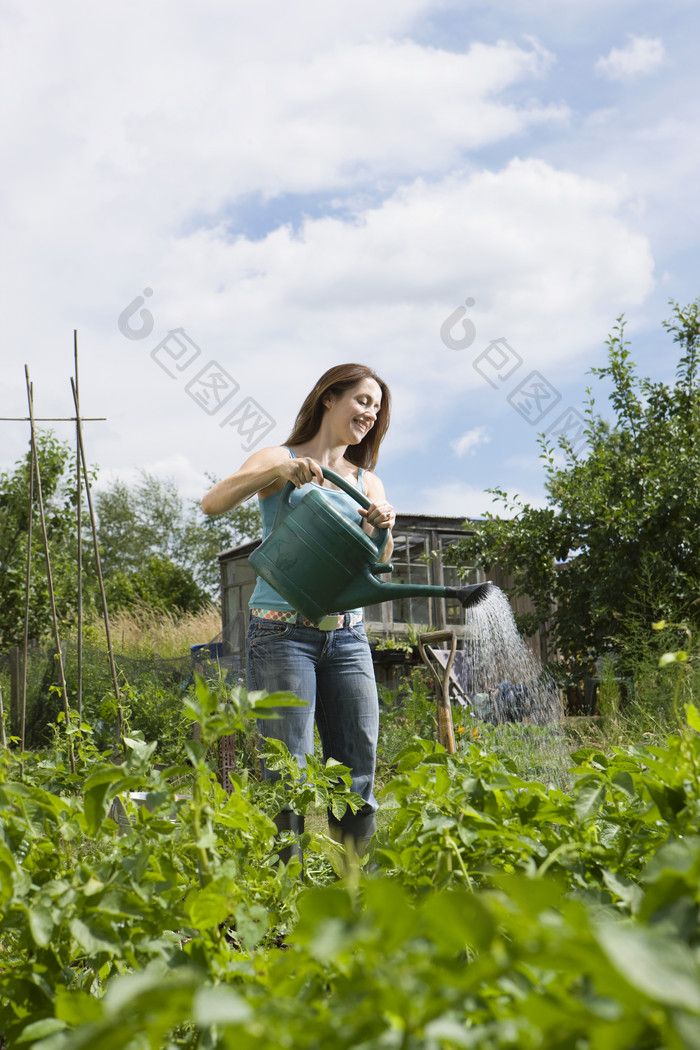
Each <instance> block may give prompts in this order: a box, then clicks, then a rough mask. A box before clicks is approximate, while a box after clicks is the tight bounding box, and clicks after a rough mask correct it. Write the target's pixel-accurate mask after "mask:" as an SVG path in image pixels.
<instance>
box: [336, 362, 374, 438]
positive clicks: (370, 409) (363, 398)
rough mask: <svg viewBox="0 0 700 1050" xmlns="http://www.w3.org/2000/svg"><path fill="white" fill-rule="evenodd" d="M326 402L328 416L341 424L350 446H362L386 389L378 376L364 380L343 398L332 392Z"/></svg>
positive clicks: (340, 429)
mask: <svg viewBox="0 0 700 1050" xmlns="http://www.w3.org/2000/svg"><path fill="white" fill-rule="evenodd" d="M324 404H325V405H326V416H325V418H326V419H327V420H328V422H332V423H333V424H334V425H337V427H338V430H339V433H342V440H343V441H345V443H346V444H348V445H359V443H360V442H361V441H362V439H363V438H364V437H365V435H366V434H368V433H369V432H370V430H371V429H372V427H373V426H374V424H375V423H376V421H377V416H378V414H379V409H380V408H381V405H382V388H381V387H380V386H379V383H377V382H376V380H374V379H370V378H366V379H361V380H360V382H359V383H356V384H355V386H352V387H350V388H349V389H348V390H346V391H345V392H344V393H342V394H341V395H340V396H339V397H335V396H334V395H333V394H329V395H328V400H326V399H324Z"/></svg>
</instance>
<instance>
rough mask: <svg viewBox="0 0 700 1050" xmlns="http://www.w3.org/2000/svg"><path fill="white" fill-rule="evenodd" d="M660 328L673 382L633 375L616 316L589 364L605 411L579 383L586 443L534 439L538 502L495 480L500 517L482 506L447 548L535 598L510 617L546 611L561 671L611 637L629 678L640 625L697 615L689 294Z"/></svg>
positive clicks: (524, 622) (693, 333) (581, 663)
mask: <svg viewBox="0 0 700 1050" xmlns="http://www.w3.org/2000/svg"><path fill="white" fill-rule="evenodd" d="M665 327H666V329H667V331H668V332H669V333H670V334H671V336H672V337H673V339H674V341H675V342H676V343H677V345H678V348H679V357H678V363H677V368H676V379H675V382H673V383H664V382H656V381H653V380H651V379H649V378H640V377H639V376H638V375H637V372H636V369H635V366H634V363H633V361H632V357H631V354H630V350H629V344H628V343H627V341H626V340H625V333H624V323H623V321H622V319H620V320H619V321H618V325H617V327H616V328H615V329H614V331H613V333H612V335H611V336H610V338H609V340H608V344H607V345H608V361H607V363H606V364H605V365H604V366H602V367H600V368H594V369H592V370H591V371H592V373H593V374H594V376H596V378H597V379H598V380H601V381H605V382H608V383H610V384H611V391H610V401H611V405H612V413H613V418H612V421H609V420H608V419H606V418H604V416H603V415H601V414H600V413H599V412H598V411H597V409H596V403H595V399H594V397H593V395H592V394H591V393H590V391H589V399H588V405H587V407H586V412H585V416H586V426H585V431H586V436H587V439H588V441H587V448H586V450H585V452H583V451H580V452H579V451H577V450H575V449H574V448H573V447H572V446H571V445H570V444H569V443H567V441H566V440H564V439H562V440H561V442H560V447H559V448H555V447H553V446H552V445H551V444H550V443H549V442H548V441H547V440H546V439H545V438H543V440H542V460H543V465H544V470H545V474H546V481H545V487H546V490H547V495H548V506H547V507H543V508H541V507H533V506H530V505H528V504H523V503H522V502H521V501H520V500H519V498H518V497H515V498H514V499H511V498H510V497H509V496H508V495H507V494H506V493H504V492H503V491H501V490H499V489H494V490H492V491H494V492H495V494H496V495H497V497H498V498H499V499H500V500H501V501H502V502H503V504H504V506H505V507H506V508H507V509H508V510H509V512H510V516H509V517H507V518H499V517H496V516H493V515H488V514H487V515H486V520H485V521H484V522H483V523H482V524H480V525H479V527H478V528H475V529H474V530H473V532H472V534H471V535H469V536H466V537H465V538H464V539H463V540H461V541H460V542H459V544H457V545H456V546H455V547H454V548H452V549H451V551H450V554H451V556H452V557H454V559H456V563H457V564H459V565H463V566H470V567H471V566H474V565H477V566H478V567H479V568H481V569H484V570H486V571H488V570H489V569H490V568H491V567H493V566H494V565H495V564H496V563H499V564H500V566H501V568H502V569H504V570H505V571H506V572H511V573H513V575H514V580H515V584H514V589H515V592H516V594H519V595H528V596H529V597H530V598H531V599H532V602H533V603H534V612H533V613H529V614H527V616H525V617H520V618H519V626H520V627H521V629H524V630H526V631H527V632H528V633H532V632H534V631H535V630H536V629H537V628H538V627H539V626H540V625H541V624H543V623H547V622H549V624H550V631H551V635H552V648H553V649H558V650H559V651H560V652H561V653H563V654H564V658H565V661H566V665H567V670H568V672H569V674H570V677H571V680H572V681H577V680H578V679H579V678H580V677H581V676H582V673H583V672H584V671H585V669H586V668H587V667H588V666H589V664H590V662H591V661H592V660H595V659H596V658H597V657H598V656H601V655H603V654H604V653H605V652H606V651H607V650H608V648H609V647H610V646H611V645H612V646H614V647H615V649H616V650H617V652H618V655H619V665H620V672H621V674H622V675H623V676H625V677H628V676H629V675H630V674H632V673H633V670H634V664H635V663H636V661H637V658H638V650H637V645H636V642H637V638H638V630H639V625H640V624H641V625H642V626H643V629H644V630H645V631H648V625H649V624H650V623H651V621H652V620H655V619H659V618H660V617H661V616H664V617H666V618H667V619H669V620H678V619H684V620H687V621H688V622H689V623H690V624H697V622H698V617H699V616H700V606H698V605H697V602H696V598H697V580H698V577H699V576H700V560H699V559H700V493H699V490H698V486H697V477H698V474H699V473H700V442H699V441H698V435H699V434H700V397H699V396H698V395H699V393H700V373H699V370H698V366H699V364H700V300H697V301H696V302H694V303H692V304H690V305H689V306H687V307H685V308H681V307H679V306H678V305H676V304H673V316H672V319H671V321H670V322H668V323H667V324H666V325H665ZM562 460H563V462H562Z"/></svg>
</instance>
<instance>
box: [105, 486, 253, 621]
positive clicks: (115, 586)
mask: <svg viewBox="0 0 700 1050" xmlns="http://www.w3.org/2000/svg"><path fill="white" fill-rule="evenodd" d="M212 480H213V479H212ZM95 503H96V507H97V513H98V517H99V528H98V532H99V538H100V549H101V558H102V565H103V570H104V574H105V585H106V589H107V592H108V596H109V597H110V598H111V600H112V601H113V602H114V603H115V605H124V604H130V603H131V602H132V601H134V600H145V601H147V602H149V603H150V604H153V605H156V606H158V607H172V606H173V605H177V606H178V607H179V608H182V609H188V610H195V609H197V608H199V607H200V606H201V605H202V604H203V603H204V602H205V601H207V600H210V599H212V598H216V597H218V593H219V583H220V578H219V566H218V562H217V557H216V556H217V554H218V553H219V551H221V550H224V549H225V548H226V547H232V546H235V545H236V544H237V543H240V542H241V541H242V540H244V539H247V538H253V537H255V536H257V535H259V533H260V514H259V512H258V510H257V508H256V507H253V506H250V505H244V506H243V507H238V508H236V509H235V510H234V511H232V512H231V514H228V515H226V516H225V517H223V518H215V519H213V518H207V517H205V515H203V514H202V511H201V508H200V506H199V502H198V501H196V500H191V501H190V502H189V504H186V503H185V501H184V500H183V498H182V496H181V495H180V493H179V492H178V490H177V487H176V486H175V483H174V482H173V481H172V480H169V479H168V480H165V479H162V478H157V477H155V476H153V475H152V474H148V473H147V472H146V471H142V472H141V476H140V479H139V481H138V482H137V483H136V484H135V485H132V486H129V485H127V484H126V483H125V482H122V481H117V482H115V483H114V484H113V485H112V486H111V487H110V488H109V489H108V490H107V491H105V492H100V493H98V495H97V496H96V500H95Z"/></svg>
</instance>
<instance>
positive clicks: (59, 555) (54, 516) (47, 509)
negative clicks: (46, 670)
mask: <svg viewBox="0 0 700 1050" xmlns="http://www.w3.org/2000/svg"><path fill="white" fill-rule="evenodd" d="M36 445H37V458H38V460H39V469H40V473H41V489H42V495H43V502H44V514H45V519H46V531H47V535H48V541H49V551H50V555H51V575H52V578H53V584H54V595H55V600H56V609H57V613H58V616H59V618H60V619H61V620H65V619H66V618H67V617H69V616H70V614H71V613H72V612H73V611H74V610H75V609H76V606H77V527H76V510H75V508H76V492H75V452H74V450H73V449H71V447H70V445H68V444H66V443H65V442H62V441H60V440H59V439H58V438H57V437H55V435H54V434H53V433H51V432H50V431H41V430H38V431H37V433H36ZM31 458H32V457H31V451H28V452H27V453H26V455H25V456H24V457H23V458H22V459H20V460H18V462H17V463H16V464H15V467H14V470H13V471H12V472H9V473H3V474H0V579H1V580H2V601H1V602H0V641H1V643H2V646H3V648H7V647H9V646H11V645H18V644H20V643H21V641H22V638H23V634H24V606H25V579H26V566H27V538H28V534H29V487H30V476H31ZM32 520H33V525H32V528H33V537H32V564H31V590H30V596H29V637H30V638H41V637H44V636H45V635H48V634H50V632H51V608H50V603H49V589H48V580H47V575H46V559H45V555H44V546H43V540H42V535H41V523H40V519H39V513H38V507H37V487H36V480H35V482H34V507H33V519H32ZM83 556H84V561H85V565H86V568H87V570H88V572H87V576H86V581H85V584H84V598H85V601H86V603H89V602H90V601H91V600H92V599H94V596H95V593H96V587H95V574H94V567H93V566H92V562H91V551H90V549H84V552H83Z"/></svg>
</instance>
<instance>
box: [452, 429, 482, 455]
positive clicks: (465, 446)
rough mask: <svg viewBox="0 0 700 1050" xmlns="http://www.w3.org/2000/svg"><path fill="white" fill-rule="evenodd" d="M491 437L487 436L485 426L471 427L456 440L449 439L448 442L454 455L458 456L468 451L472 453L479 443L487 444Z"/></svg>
mask: <svg viewBox="0 0 700 1050" xmlns="http://www.w3.org/2000/svg"><path fill="white" fill-rule="evenodd" d="M490 440H491V438H490V437H489V434H488V431H487V429H486V427H473V428H472V429H471V430H467V432H466V433H465V434H462V436H461V437H460V438H457V440H456V441H451V442H450V444H451V446H452V449H453V450H454V452H455V455H457V456H459V457H460V458H461V457H462V456H463V455H464V454H465V452H469V453H470V454H472V455H473V454H474V452H475V451H476V449H477V448H478V447H479V445H485V444H487V443H488V442H489V441H490Z"/></svg>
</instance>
